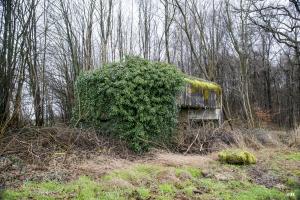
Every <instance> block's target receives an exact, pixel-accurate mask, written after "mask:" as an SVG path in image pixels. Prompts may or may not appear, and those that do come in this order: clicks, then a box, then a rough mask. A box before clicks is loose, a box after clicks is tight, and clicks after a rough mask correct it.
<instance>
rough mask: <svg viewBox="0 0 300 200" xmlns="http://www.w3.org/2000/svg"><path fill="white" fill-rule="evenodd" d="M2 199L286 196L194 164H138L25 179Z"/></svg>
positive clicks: (166, 198) (241, 197) (259, 197)
mask: <svg viewBox="0 0 300 200" xmlns="http://www.w3.org/2000/svg"><path fill="white" fill-rule="evenodd" d="M2 198H3V199H7V200H15V199H37V200H42V199H43V200H44V199H49V200H52V199H78V200H83V199H100V200H110V199H121V200H122V199H124V200H125V199H163V200H168V199H170V200H171V199H203V200H206V199H207V200H208V199H216V198H218V199H224V200H230V199H237V200H244V199H245V200H246V199H275V200H276V199H278V200H279V199H288V198H287V195H286V194H285V193H284V192H281V191H279V190H277V189H268V188H266V187H264V186H261V185H257V184H253V183H250V182H248V181H241V180H228V181H219V180H216V179H215V178H213V177H210V178H208V177H203V175H202V170H201V169H199V168H196V167H166V166H161V165H152V164H143V165H141V164H139V165H134V166H133V167H131V168H128V169H123V170H115V171H112V172H111V173H108V174H107V175H105V176H103V177H101V178H100V180H97V181H94V180H92V179H91V178H89V177H80V178H79V179H78V180H76V181H73V182H69V183H65V184H63V183H58V182H42V183H32V182H28V183H26V184H24V185H23V186H22V187H21V188H19V189H9V190H6V191H5V192H4V193H3V196H2Z"/></svg>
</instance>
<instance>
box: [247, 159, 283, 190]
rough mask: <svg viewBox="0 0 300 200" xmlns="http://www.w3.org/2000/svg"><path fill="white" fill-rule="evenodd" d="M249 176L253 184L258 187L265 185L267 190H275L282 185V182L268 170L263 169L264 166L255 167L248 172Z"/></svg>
mask: <svg viewBox="0 0 300 200" xmlns="http://www.w3.org/2000/svg"><path fill="white" fill-rule="evenodd" d="M248 175H249V177H250V178H251V180H252V182H254V183H256V184H258V185H264V186H265V187H266V188H273V187H275V186H278V185H282V184H283V182H282V180H281V179H280V178H279V177H278V176H275V175H273V174H271V173H270V171H269V170H268V169H265V168H262V166H259V165H257V166H255V167H252V168H251V169H249V170H248Z"/></svg>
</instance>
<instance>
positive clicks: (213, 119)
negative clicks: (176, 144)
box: [178, 76, 222, 131]
mask: <svg viewBox="0 0 300 200" xmlns="http://www.w3.org/2000/svg"><path fill="white" fill-rule="evenodd" d="M185 82H186V84H185V88H184V90H183V92H182V93H181V95H180V96H179V98H178V105H179V106H180V112H179V119H178V121H179V127H180V129H183V131H186V130H187V129H190V128H198V127H199V126H201V125H204V124H206V125H207V124H209V125H211V126H214V127H217V126H220V125H221V123H222V89H221V86H220V85H218V84H217V83H214V82H210V81H207V80H204V79H200V78H196V77H192V76H187V77H186V78H185Z"/></svg>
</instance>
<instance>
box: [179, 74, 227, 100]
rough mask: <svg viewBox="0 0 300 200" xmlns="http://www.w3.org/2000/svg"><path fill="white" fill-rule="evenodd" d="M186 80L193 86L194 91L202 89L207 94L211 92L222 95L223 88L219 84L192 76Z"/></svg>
mask: <svg viewBox="0 0 300 200" xmlns="http://www.w3.org/2000/svg"><path fill="white" fill-rule="evenodd" d="M184 80H185V81H186V82H187V83H189V84H191V85H192V87H193V88H194V89H201V90H203V91H204V92H205V93H207V92H209V91H214V92H215V93H216V94H218V95H221V93H222V88H221V86H220V85H219V84H217V83H215V82H210V81H207V80H204V79H200V78H196V77H192V76H186V77H185V78H184Z"/></svg>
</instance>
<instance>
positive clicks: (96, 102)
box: [73, 57, 184, 152]
mask: <svg viewBox="0 0 300 200" xmlns="http://www.w3.org/2000/svg"><path fill="white" fill-rule="evenodd" d="M183 86H184V75H183V74H182V73H181V72H180V71H178V70H177V68H176V67H175V66H173V65H169V64H166V63H160V62H150V61H148V60H144V59H141V58H138V57H127V58H126V59H125V60H122V61H120V62H116V63H111V64H109V65H106V66H104V67H103V68H101V69H99V70H94V71H90V72H86V73H82V74H81V75H80V76H79V77H78V79H77V81H76V84H75V93H76V94H75V97H76V106H75V109H74V112H73V121H74V122H75V124H77V125H82V126H92V127H97V128H99V130H101V132H106V133H109V134H114V135H115V136H118V137H120V138H121V139H124V140H126V141H127V142H128V143H129V144H130V147H131V148H132V149H133V150H134V151H137V152H142V151H146V150H147V149H148V147H149V146H150V144H153V143H156V144H157V143H159V142H168V141H170V138H171V137H172V136H171V134H172V131H173V129H174V128H175V125H176V122H177V112H178V107H177V103H176V97H177V96H178V94H179V93H180V91H181V89H182V88H183Z"/></svg>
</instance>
